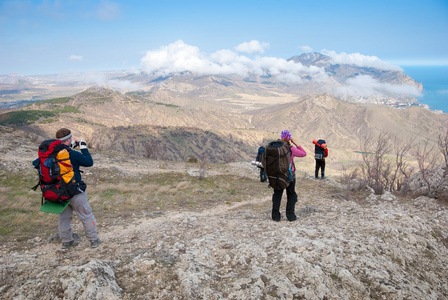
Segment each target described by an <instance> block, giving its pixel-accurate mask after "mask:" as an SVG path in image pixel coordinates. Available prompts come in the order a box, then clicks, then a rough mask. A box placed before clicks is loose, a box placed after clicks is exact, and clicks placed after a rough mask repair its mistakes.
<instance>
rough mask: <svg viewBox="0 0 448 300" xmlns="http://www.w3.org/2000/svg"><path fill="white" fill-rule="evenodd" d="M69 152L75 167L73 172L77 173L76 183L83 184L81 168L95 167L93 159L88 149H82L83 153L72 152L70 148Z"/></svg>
mask: <svg viewBox="0 0 448 300" xmlns="http://www.w3.org/2000/svg"><path fill="white" fill-rule="evenodd" d="M66 147H67V150H69V153H70V161H71V163H72V165H73V172H74V173H75V180H76V182H81V172H80V171H79V167H91V166H93V159H92V156H91V155H90V153H89V150H87V149H81V152H78V151H75V150H70V148H69V147H68V146H66Z"/></svg>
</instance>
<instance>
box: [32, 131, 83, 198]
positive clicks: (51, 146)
mask: <svg viewBox="0 0 448 300" xmlns="http://www.w3.org/2000/svg"><path fill="white" fill-rule="evenodd" d="M69 151H70V150H69V149H67V148H66V147H65V145H64V144H62V143H61V141H59V140H46V141H44V142H42V143H41V144H40V146H39V151H38V156H39V158H37V159H36V160H34V161H33V165H34V167H35V168H36V169H37V170H38V175H39V182H38V184H37V185H36V186H34V187H33V189H34V190H36V189H37V187H38V186H40V188H41V191H42V204H44V199H45V200H48V201H51V202H57V203H60V204H63V202H65V201H68V200H69V199H70V198H71V197H73V196H74V195H76V194H78V193H80V191H79V190H78V184H77V183H76V181H75V177H74V172H73V166H72V164H71V162H70V153H69Z"/></svg>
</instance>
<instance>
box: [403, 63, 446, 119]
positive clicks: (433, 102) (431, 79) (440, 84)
mask: <svg viewBox="0 0 448 300" xmlns="http://www.w3.org/2000/svg"><path fill="white" fill-rule="evenodd" d="M401 68H402V69H403V73H404V74H406V75H408V76H410V77H411V78H412V79H414V80H415V81H417V82H421V83H422V85H423V96H422V97H417V99H418V102H419V103H422V104H426V105H428V106H429V109H431V110H441V111H443V112H444V113H448V66H401Z"/></svg>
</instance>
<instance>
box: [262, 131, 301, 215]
mask: <svg viewBox="0 0 448 300" xmlns="http://www.w3.org/2000/svg"><path fill="white" fill-rule="evenodd" d="M280 137H281V140H278V141H274V142H271V143H269V144H268V145H266V147H265V151H264V152H263V156H262V163H263V167H264V168H265V170H266V174H267V176H268V179H269V186H270V187H272V188H273V189H274V194H273V195H272V220H274V221H277V222H278V221H280V219H281V213H280V203H281V200H282V195H283V190H285V189H286V197H287V202H286V218H287V219H288V221H290V222H293V221H296V220H297V216H296V214H295V205H296V202H297V193H296V191H295V187H296V176H295V166H294V157H305V156H306V151H305V150H304V149H303V148H302V147H301V146H299V145H297V143H296V142H295V140H294V139H293V138H292V137H291V132H289V130H283V131H282V132H281V135H280ZM291 144H293V145H294V146H292V145H291Z"/></svg>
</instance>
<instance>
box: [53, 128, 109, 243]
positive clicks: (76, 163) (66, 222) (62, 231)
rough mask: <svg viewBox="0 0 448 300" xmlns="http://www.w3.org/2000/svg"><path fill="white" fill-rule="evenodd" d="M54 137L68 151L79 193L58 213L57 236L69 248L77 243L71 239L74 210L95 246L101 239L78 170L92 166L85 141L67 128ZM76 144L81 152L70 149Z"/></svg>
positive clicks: (60, 130)
mask: <svg viewBox="0 0 448 300" xmlns="http://www.w3.org/2000/svg"><path fill="white" fill-rule="evenodd" d="M56 139H58V140H59V141H61V144H63V145H65V148H66V149H67V150H68V151H69V154H70V162H71V164H72V166H73V172H74V176H75V181H76V182H78V184H79V188H78V190H79V193H78V194H76V195H74V196H73V197H72V198H71V199H70V204H69V205H68V206H67V207H66V208H65V210H64V211H63V212H62V213H61V214H60V215H59V236H60V238H61V239H62V247H64V248H69V247H73V246H76V245H77V242H76V241H75V240H74V239H73V232H72V226H71V220H72V217H73V212H75V213H76V215H77V216H78V218H79V219H80V220H81V222H82V225H83V226H84V232H85V234H86V236H87V238H88V239H89V240H90V245H91V247H92V248H96V247H98V246H99V244H100V243H101V240H100V239H99V238H98V230H97V225H96V219H95V216H94V215H93V212H92V208H91V207H90V204H89V200H88V199H87V194H86V187H87V185H86V184H85V183H84V182H83V181H82V180H81V173H80V170H79V167H91V166H93V159H92V156H91V155H90V153H89V150H87V144H86V142H85V141H84V140H82V139H81V140H79V141H78V140H77V139H74V138H73V137H72V133H71V131H70V130H69V129H67V128H61V129H59V130H58V131H57V132H56ZM78 144H79V148H80V150H81V152H78V151H75V150H73V149H71V146H73V148H74V147H76V146H77V145H78Z"/></svg>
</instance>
